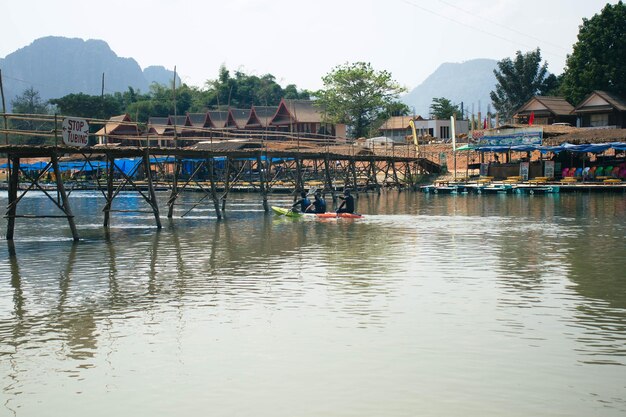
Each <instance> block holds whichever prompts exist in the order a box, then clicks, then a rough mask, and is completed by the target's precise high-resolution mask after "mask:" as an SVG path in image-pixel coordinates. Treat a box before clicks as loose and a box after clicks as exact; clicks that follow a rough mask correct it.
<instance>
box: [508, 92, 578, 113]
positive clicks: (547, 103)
mask: <svg viewBox="0 0 626 417" xmlns="http://www.w3.org/2000/svg"><path fill="white" fill-rule="evenodd" d="M572 111H574V106H572V105H571V104H569V103H568V102H567V100H565V98H563V97H551V96H535V97H533V98H531V99H530V100H528V101H527V102H526V103H525V104H524V105H523V106H522V107H520V108H519V110H517V112H516V114H517V115H523V116H527V115H530V113H532V112H534V113H535V115H537V114H538V113H552V114H554V115H556V116H570V115H571V114H572Z"/></svg>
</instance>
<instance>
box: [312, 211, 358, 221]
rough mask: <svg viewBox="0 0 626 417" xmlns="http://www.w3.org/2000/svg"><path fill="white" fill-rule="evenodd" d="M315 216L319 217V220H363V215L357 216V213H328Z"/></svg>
mask: <svg viewBox="0 0 626 417" xmlns="http://www.w3.org/2000/svg"><path fill="white" fill-rule="evenodd" d="M315 216H316V217H319V218H320V219H337V218H342V219H361V218H363V215H362V214H358V213H335V212H332V211H329V212H328V213H319V214H316V215H315Z"/></svg>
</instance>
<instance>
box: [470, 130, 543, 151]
mask: <svg viewBox="0 0 626 417" xmlns="http://www.w3.org/2000/svg"><path fill="white" fill-rule="evenodd" d="M481 133H482V134H474V133H473V132H472V138H474V139H476V140H477V141H478V144H479V145H489V146H516V145H541V143H542V141H543V128H542V127H522V128H515V129H497V130H485V131H483V132H481Z"/></svg>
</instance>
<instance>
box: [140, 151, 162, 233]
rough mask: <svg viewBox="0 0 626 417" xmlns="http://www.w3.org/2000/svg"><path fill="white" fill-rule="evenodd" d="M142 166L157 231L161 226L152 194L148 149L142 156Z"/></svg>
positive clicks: (154, 195) (154, 196)
mask: <svg viewBox="0 0 626 417" xmlns="http://www.w3.org/2000/svg"><path fill="white" fill-rule="evenodd" d="M143 166H144V170H145V173H146V179H147V180H148V192H149V194H150V206H151V207H152V212H153V213H154V220H155V221H156V225H157V229H160V228H161V227H162V226H161V217H160V216H159V204H158V203H157V198H156V194H155V192H154V185H153V184H152V170H151V169H150V153H149V151H148V149H146V150H145V151H144V154H143Z"/></svg>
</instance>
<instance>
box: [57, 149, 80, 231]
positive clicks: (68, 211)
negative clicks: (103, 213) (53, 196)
mask: <svg viewBox="0 0 626 417" xmlns="http://www.w3.org/2000/svg"><path fill="white" fill-rule="evenodd" d="M51 159H52V169H53V170H54V176H55V179H56V183H57V193H58V194H59V195H60V197H61V201H62V203H63V212H64V213H65V215H66V216H67V222H68V223H69V225H70V230H71V231H72V238H73V239H74V241H78V239H79V237H78V230H76V223H75V222H74V215H73V214H72V209H71V208H70V202H69V200H68V198H67V194H66V193H65V186H64V185H63V178H61V170H60V169H59V158H58V156H57V153H56V151H54V152H52V155H51Z"/></svg>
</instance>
